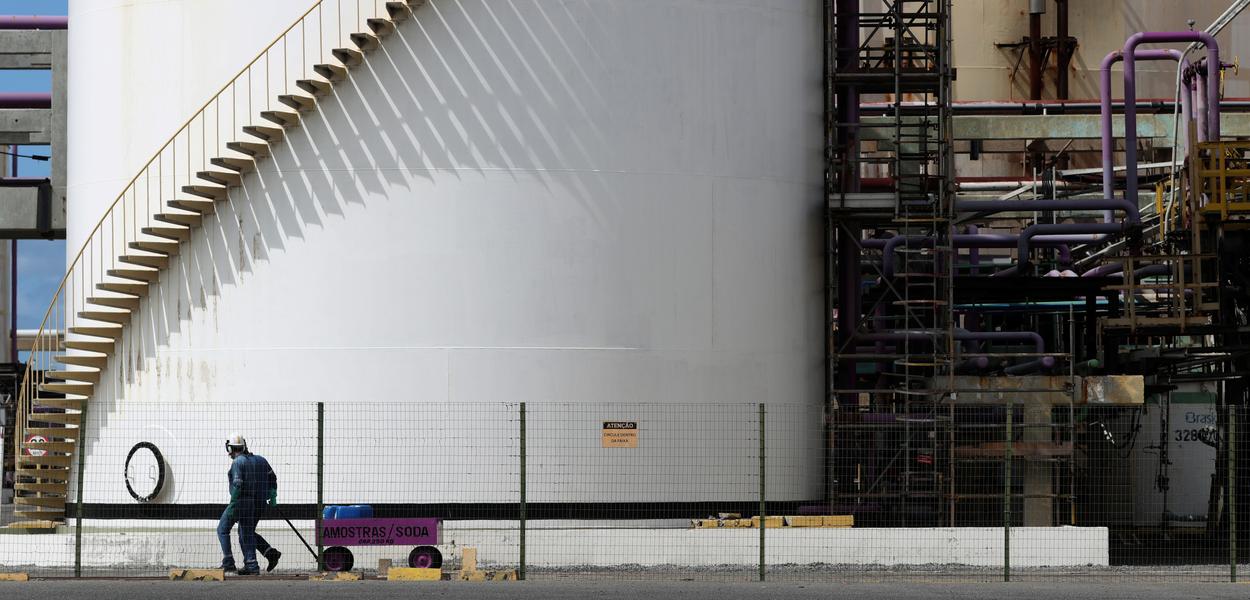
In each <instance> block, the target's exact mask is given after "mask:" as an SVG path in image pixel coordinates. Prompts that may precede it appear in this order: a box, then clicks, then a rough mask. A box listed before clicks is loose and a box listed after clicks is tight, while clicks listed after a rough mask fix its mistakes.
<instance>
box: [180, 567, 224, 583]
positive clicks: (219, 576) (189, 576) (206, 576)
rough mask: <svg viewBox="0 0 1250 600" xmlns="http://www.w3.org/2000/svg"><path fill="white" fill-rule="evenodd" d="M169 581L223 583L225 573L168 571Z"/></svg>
mask: <svg viewBox="0 0 1250 600" xmlns="http://www.w3.org/2000/svg"><path fill="white" fill-rule="evenodd" d="M169 579H170V580H171V581H225V580H226V572H225V571H223V570H221V569H170V570H169Z"/></svg>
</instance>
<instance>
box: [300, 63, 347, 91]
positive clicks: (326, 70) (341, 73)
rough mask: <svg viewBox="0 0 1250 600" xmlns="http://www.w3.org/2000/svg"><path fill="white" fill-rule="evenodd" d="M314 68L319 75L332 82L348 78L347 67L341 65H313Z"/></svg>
mask: <svg viewBox="0 0 1250 600" xmlns="http://www.w3.org/2000/svg"><path fill="white" fill-rule="evenodd" d="M313 70H314V71H316V72H317V74H318V75H320V76H322V77H325V78H326V79H328V80H329V81H330V82H331V83H338V82H340V81H343V80H344V79H347V68H346V67H341V66H339V65H331V64H323V65H313ZM296 85H299V84H296ZM305 90H307V88H305Z"/></svg>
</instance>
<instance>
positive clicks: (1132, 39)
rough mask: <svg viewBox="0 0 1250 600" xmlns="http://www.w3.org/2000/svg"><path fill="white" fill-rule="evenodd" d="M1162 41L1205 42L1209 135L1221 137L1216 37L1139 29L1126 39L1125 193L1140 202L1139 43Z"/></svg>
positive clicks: (1212, 137)
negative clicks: (1138, 127)
mask: <svg viewBox="0 0 1250 600" xmlns="http://www.w3.org/2000/svg"><path fill="white" fill-rule="evenodd" d="M1161 42H1202V43H1203V44H1204V45H1206V47H1207V73H1206V75H1207V78H1206V82H1205V83H1206V86H1205V92H1206V102H1207V107H1206V108H1207V111H1206V115H1207V128H1206V131H1207V139H1208V140H1209V141H1218V140H1219V139H1220V47H1219V44H1217V43H1216V41H1215V37H1214V36H1212V35H1211V34H1209V33H1206V32H1204V31H1160V32H1140V33H1135V34H1133V35H1131V36H1129V38H1128V40H1127V41H1126V42H1124V50H1123V55H1124V164H1125V166H1126V167H1127V168H1126V169H1125V176H1126V181H1125V192H1124V195H1125V197H1126V198H1128V200H1129V201H1131V202H1132V203H1133V205H1134V206H1136V205H1137V73H1136V69H1137V62H1136V52H1137V46H1139V45H1141V44H1155V43H1161Z"/></svg>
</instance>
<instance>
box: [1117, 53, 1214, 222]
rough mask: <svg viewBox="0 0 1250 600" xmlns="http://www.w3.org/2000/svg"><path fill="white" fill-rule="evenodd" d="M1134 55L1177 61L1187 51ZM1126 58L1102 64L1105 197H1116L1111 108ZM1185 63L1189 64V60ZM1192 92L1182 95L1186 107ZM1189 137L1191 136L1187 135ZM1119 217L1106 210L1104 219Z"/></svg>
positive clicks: (1122, 56) (1121, 54)
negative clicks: (1115, 77) (1114, 75)
mask: <svg viewBox="0 0 1250 600" xmlns="http://www.w3.org/2000/svg"><path fill="white" fill-rule="evenodd" d="M1133 57H1134V58H1135V59H1136V60H1175V61H1180V60H1183V59H1184V53H1182V52H1181V51H1180V50H1137V51H1135V52H1134V54H1133ZM1123 59H1124V54H1123V53H1122V52H1120V51H1119V50H1116V51H1114V52H1111V53H1109V54H1107V55H1106V56H1105V57H1103V59H1102V66H1101V67H1099V75H1100V78H1099V86H1100V88H1101V89H1100V90H1099V92H1100V93H1099V99H1100V100H1101V106H1102V190H1103V191H1102V194H1103V197H1105V198H1114V197H1115V167H1114V163H1115V138H1114V136H1113V133H1112V127H1111V123H1112V111H1111V101H1112V98H1111V96H1112V92H1111V67H1112V66H1113V65H1115V63H1118V62H1120V61H1121V60H1123ZM1185 66H1186V67H1188V66H1189V63H1188V61H1186V63H1185ZM1188 99H1189V94H1188V92H1186V93H1185V95H1184V97H1183V98H1182V102H1181V104H1182V106H1185V105H1188V104H1189V102H1188ZM1192 117H1193V115H1192V114H1190V113H1188V112H1186V114H1185V121H1186V122H1188V121H1189V119H1191V118H1192ZM1186 139H1188V138H1186ZM1114 218H1115V216H1114V215H1113V214H1112V211H1110V210H1106V211H1104V212H1103V219H1102V220H1103V222H1104V223H1110V222H1111V221H1113V220H1114Z"/></svg>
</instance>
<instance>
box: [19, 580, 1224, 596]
mask: <svg viewBox="0 0 1250 600" xmlns="http://www.w3.org/2000/svg"><path fill="white" fill-rule="evenodd" d="M227 588H230V589H228V590H227ZM0 590H3V591H2V592H0V595H2V596H3V597H4V598H15V599H17V598H21V599H25V598H32V599H34V598H57V599H58V600H59V599H65V600H72V599H76V598H82V599H84V600H101V599H103V598H126V599H127V600H147V599H158V598H159V599H165V598H173V597H177V598H178V599H179V600H198V599H200V598H204V599H208V598H222V597H257V598H266V599H267V600H269V599H272V600H280V599H286V598H290V599H295V600H317V599H319V598H362V599H366V600H373V599H377V600H383V599H389V598H405V599H409V598H413V597H416V596H418V595H419V596H420V597H423V598H440V599H459V598H464V599H465V600H469V599H478V598H483V599H494V598H499V599H505V598H508V599H512V598H517V599H529V598H533V599H544V600H566V599H567V600H584V599H585V598H594V599H595V600H617V599H626V598H655V599H660V598H665V599H667V598H673V599H679V600H737V599H744V600H745V599H748V598H749V599H755V598H786V599H787V600H790V599H793V600H807V599H809V598H810V599H817V598H819V599H827V598H834V597H837V598H854V597H872V598H873V600H888V599H893V598H899V599H913V598H951V599H955V598H967V599H970V600H980V599H984V600H997V599H1015V598H1020V599H1021V600H1024V599H1037V600H1067V599H1075V598H1097V599H1099V600H1119V599H1124V600H1138V599H1141V600H1154V599H1158V600H1187V599H1191V598H1193V599H1197V598H1215V599H1223V598H1228V599H1230V600H1231V599H1233V598H1236V599H1238V600H1240V599H1244V598H1245V597H1246V587H1245V586H1241V585H1231V584H1188V585H1180V584H1144V583H1137V584H1128V585H1126V584H1122V583H1106V582H1101V583H1098V582H1095V583H1061V584H1046V585H1037V584H1028V583H1018V584H1002V583H997V584H978V585H952V584H933V583H921V584H917V583H884V584H877V585H846V584H784V583H764V584H761V583H694V582H654V581H646V582H622V581H614V582H590V581H581V582H535V581H526V582H506V583H463V582H438V583H391V582H384V581H362V582H350V583H329V582H307V581H264V580H252V579H248V580H238V579H233V578H232V579H230V580H227V581H226V582H225V583H204V582H170V581H110V580H85V581H33V582H27V583H0ZM226 594H229V596H226Z"/></svg>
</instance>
